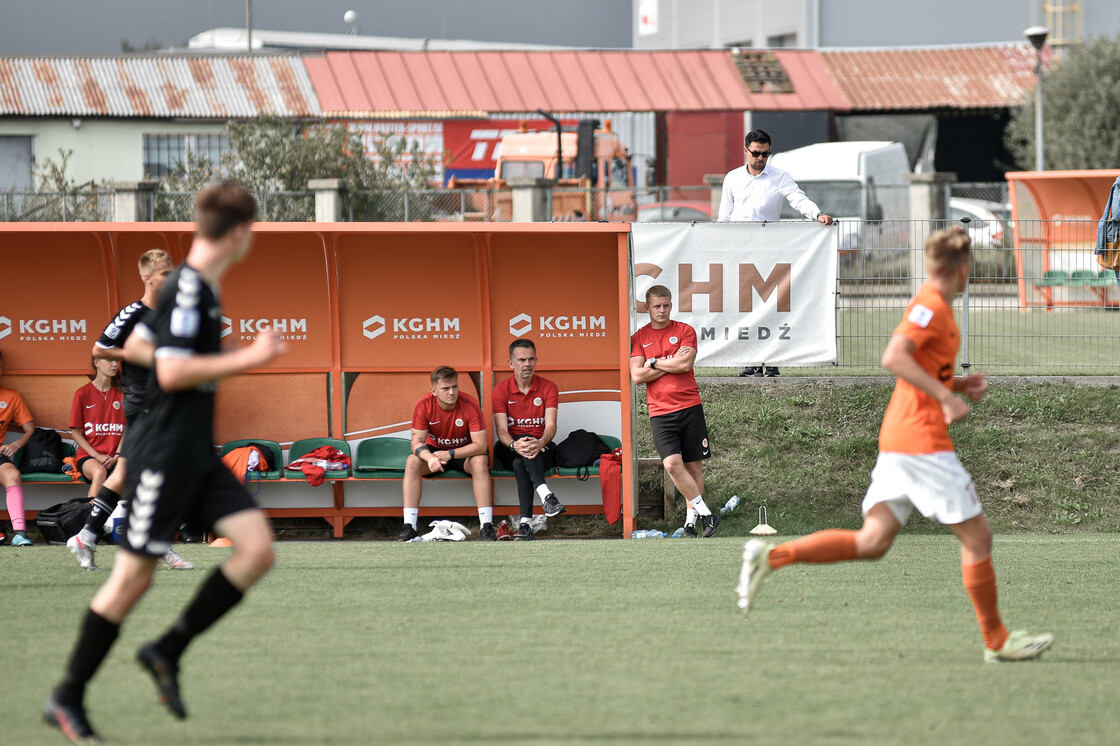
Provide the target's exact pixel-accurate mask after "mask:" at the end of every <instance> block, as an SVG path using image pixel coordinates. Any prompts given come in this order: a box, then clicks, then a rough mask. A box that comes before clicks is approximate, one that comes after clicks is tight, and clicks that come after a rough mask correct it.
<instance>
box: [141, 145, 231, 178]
mask: <svg viewBox="0 0 1120 746" xmlns="http://www.w3.org/2000/svg"><path fill="white" fill-rule="evenodd" d="M227 150H229V138H228V137H226V136H225V135H222V134H214V135H144V176H145V178H149V179H162V178H163V177H164V176H167V175H168V174H169V173H171V172H172V171H174V170H175V166H176V164H178V163H179V161H185V160H186V159H187V153H188V152H190V153H194V154H195V155H196V156H201V157H204V158H206V159H207V160H209V161H210V163H211V164H212V165H214V166H217V167H220V166H221V162H222V156H223V155H225V153H226V151H227Z"/></svg>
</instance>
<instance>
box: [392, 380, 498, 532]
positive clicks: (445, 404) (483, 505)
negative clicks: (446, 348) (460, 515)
mask: <svg viewBox="0 0 1120 746" xmlns="http://www.w3.org/2000/svg"><path fill="white" fill-rule="evenodd" d="M431 379H432V390H431V392H430V393H428V394H425V395H424V397H423V398H421V399H420V401H418V402H416V408H415V409H414V410H413V411H412V455H410V456H409V457H408V460H407V461H406V462H405V465H404V487H403V489H404V528H403V529H401V533H400V535H398V536H397V541H412V540H413V539H415V538H416V537H417V536H419V535H420V532H419V531H417V530H416V524H417V521H419V519H420V494H421V492H422V491H423V484H422V482H421V479H422V478H423V477H427V476H431V475H433V474H438V473H439V472H441V471H448V470H452V469H454V470H456V471H465V472H466V473H468V474H470V475H471V480H472V487H473V489H474V500H475V504H477V505H478V522H479V523H480V524H482V525H481V528H480V530H479V533H480V534H481V536H482V538H483V539H484V540H485V541H495V540H496V539H497V534H496V533H495V532H494V496H493V492H492V488H491V485H490V460H489V459H488V458H487V455H486V452H487V450H488V444H487V442H486V427H485V426H484V425H483V424H482V408H481V407H479V406H478V400H477V399H475V398H474V397H472V396H469V395H467V394H461V393H459V374H458V373H456V372H455V369H454V368H449V367H447V366H446V365H441V366H440V367H438V368H436V369H435V370H433V371H432V375H431Z"/></svg>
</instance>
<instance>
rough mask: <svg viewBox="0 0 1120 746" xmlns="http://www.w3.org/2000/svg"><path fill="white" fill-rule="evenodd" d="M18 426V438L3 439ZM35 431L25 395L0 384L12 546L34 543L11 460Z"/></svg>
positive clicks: (0, 536)
mask: <svg viewBox="0 0 1120 746" xmlns="http://www.w3.org/2000/svg"><path fill="white" fill-rule="evenodd" d="M3 372H4V360H3V358H0V374H2V373H3ZM12 425H14V426H16V427H19V428H21V429H22V430H23V435H21V436H20V438H19V440H13V441H12V442H11V443H5V442H4V435H5V433H7V431H8V427H9V426H12ZM33 432H35V423H34V422H33V421H32V419H31V412H29V411H28V409H27V405H26V404H24V403H23V397H22V396H20V395H19V394H18V393H16V392H15V391H12V390H11V389H6V388H4V387H3V386H0V487H3V488H4V497H5V499H6V502H7V506H8V518H10V519H11V521H12V546H13V547H27V546H31V539H28V538H27V520H26V518H25V516H24V510H23V485H22V484H21V483H20V478H19V469H17V468H16V465H15V464H14V463H12V459H13V458H15V455H16V454H17V453H19V450H20V449H21V448H23V447H24V446H25V445H27V441H28V440H30V439H31V434H32V433H33ZM3 541H4V532H3V531H0V542H3Z"/></svg>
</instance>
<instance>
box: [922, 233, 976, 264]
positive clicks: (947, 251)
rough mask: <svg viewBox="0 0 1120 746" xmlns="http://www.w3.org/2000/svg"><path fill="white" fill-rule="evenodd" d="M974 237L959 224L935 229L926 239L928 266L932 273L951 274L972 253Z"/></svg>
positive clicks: (966, 260) (965, 261)
mask: <svg viewBox="0 0 1120 746" xmlns="http://www.w3.org/2000/svg"><path fill="white" fill-rule="evenodd" d="M971 248H972V239H971V238H969V236H968V231H966V230H965V229H964V228H962V227H961V226H959V225H954V226H951V227H949V228H945V229H944V230H939V231H934V232H933V233H931V234H930V235H929V238H927V239H926V268H927V269H928V270H929V273H930V274H931V275H951V274H953V273H954V272H956V271H957V270H958V269H960V266H961V265H962V264H966V263H967V262H968V261H969V258H970V257H971V255H972V252H971Z"/></svg>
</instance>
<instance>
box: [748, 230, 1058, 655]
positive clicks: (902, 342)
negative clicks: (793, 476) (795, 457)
mask: <svg viewBox="0 0 1120 746" xmlns="http://www.w3.org/2000/svg"><path fill="white" fill-rule="evenodd" d="M969 249H970V241H969V237H968V233H966V232H965V230H964V229H963V228H960V227H958V226H954V227H952V228H949V229H947V230H941V231H937V232H935V233H933V234H932V235H931V236H930V237H929V238H928V239H927V240H926V244H925V252H926V271H927V273H928V274H929V280H928V281H927V282H926V283H925V284H924V285H922V287H921V288H919V289H918V292H917V294H915V296H914V298H913V299H912V300H911V301H910V305H909V306H907V308H906V314H905V317H904V318H903V320H902V323H900V324H899V325H898V327H897V328H896V329H895V331H894V336H892V337H891V340H890V342H889V343H888V344H887V349H886V352H884V353H883V367H885V368H886V369H887V370H889V371H890V372H891V373H893V374H895V375H896V376H898V380H897V382H896V384H895V389H894V394H893V395H892V396H891V401H890V404H889V405H888V406H887V412H886V414H885V415H884V417H883V425H882V428H881V429H880V431H879V458H878V460H877V461H876V462H875V469H874V470H873V471H872V472H871V486H870V487H868V489H867V496H866V497H865V498H864V500H863V515H864V521H863V527H862V528H860V529H859V530H858V531H841V530H835V529H830V530H827V531H818V532H817V533H815V534H812V535H810V536H806V537H803V538H801V539H797V540H796V541H790V542H786V543H784V544H779V545H778V546H776V547H773V548H769V547H767V546H766V545H764V544H763V543H762V542H760V541H758V540H757V539H752V540H751V541H748V542H747V544H746V546H745V547H744V549H743V570H742V573H741V574H740V576H739V587H738V593H739V607H740V608H742V609H743V613H744V614H749V613H750V611H751V608H752V605H753V603H754V599H755V597H756V596H757V595H758V591H759V589H760V588H761V586H762V583H763V582H764V581H765V579H766V577H767V576H768V575H769V574H770V573H771V572H773V571H774V570H777V569H778V568H780V567H785V566H786V565H791V564H794V563H797V562H811V563H824V562H844V561H848V560H856V559H863V560H872V559H879V558H880V557H882V556H883V555H884V554H886V553H887V550H888V549H890V548H891V544H892V543H893V542H894V537H895V536H896V535H897V534H898V532H899V530H900V529H901V528H902V524H904V523H905V522H906V520H907V518H909V517H910V513H911V511H912V510H913V509H914V508H917V509H918V510H919V512H921V514H922V515H924V516H926V517H927V518H934V519H936V520H937V521H940V522H941V523H943V524H945V525H947V526H949V528H950V529H952V531H953V533H955V534H956V535H957V538H958V539H960V542H961V574H962V576H963V579H964V586H965V589H966V590H967V591H968V595H969V598H970V599H972V605H973V607H974V608H975V610H976V617H977V619H978V620H979V622H980V631H981V632H982V633H983V636H984V660H985V662H988V663H998V662H1000V661H1021V660H1030V659H1033V658H1037V657H1039V656H1040V655H1042V654H1043V653H1044V652H1046V651H1047V650H1049V649H1050V645H1051V643H1052V642H1053V636H1052V635H1049V634H1043V635H1033V636H1032V635H1028V634H1027V633H1025V632H1022V631H1017V632H1010V633H1009V632H1008V631H1007V628H1006V627H1004V626H1003V622H1002V621H1001V620H1000V616H999V608H998V606H997V603H996V575H995V570H994V569H993V568H992V558H991V548H992V532H991V529H989V528H988V522H987V520H986V519H985V518H984V513H983V508H981V506H980V502H979V500H977V498H976V488H975V486H974V485H973V483H972V477H971V476H969V474H968V472H967V471H965V469H964V467H963V466H962V465H961V463H960V461H959V460H958V459H957V455H956V453H955V452H954V451H953V442H952V441H951V440H950V439H949V425H950V424H951V423H953V422H959V421H960V420H963V419H964V418H965V417H967V416H968V412H969V409H968V404H966V403H965V402H964V401H963V400H961V399H960V398H958V397H956V396H954V393H961V394H964V395H965V396H967V397H968V398H969V399H972V400H973V401H977V402H978V401H980V399H981V398H982V397H983V396H984V392H985V391H987V389H988V382H987V381H986V380H985V379H984V376H983V375H970V376H963V377H954V376H953V369H954V365H955V361H956V357H957V348H958V346H959V344H960V334H959V332H958V330H957V323H956V321H955V320H954V319H953V310H952V308H951V304H952V302H953V298H954V297H956V295H957V293H960V292H962V291H963V290H964V289H965V287H966V286H967V285H968V273H969V258H970V251H969Z"/></svg>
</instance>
